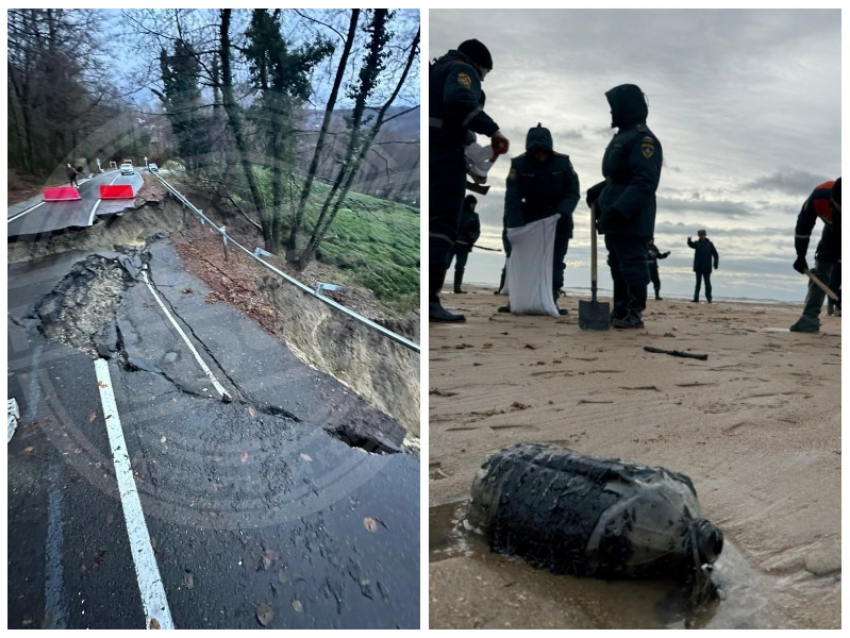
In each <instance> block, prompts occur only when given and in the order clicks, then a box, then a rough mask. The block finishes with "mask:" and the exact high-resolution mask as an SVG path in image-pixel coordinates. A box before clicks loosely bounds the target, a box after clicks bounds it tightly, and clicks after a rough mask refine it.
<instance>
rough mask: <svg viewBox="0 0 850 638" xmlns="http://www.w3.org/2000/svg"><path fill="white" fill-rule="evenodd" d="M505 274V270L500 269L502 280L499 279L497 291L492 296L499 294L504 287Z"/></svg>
mask: <svg viewBox="0 0 850 638" xmlns="http://www.w3.org/2000/svg"><path fill="white" fill-rule="evenodd" d="M505 274H506V273H505V269H504V268H502V278H501V279H499V289H498V290H497V291H496V292H494V293H493V294H494V295H498V294H500V293H501V292H502V288H504V287H505Z"/></svg>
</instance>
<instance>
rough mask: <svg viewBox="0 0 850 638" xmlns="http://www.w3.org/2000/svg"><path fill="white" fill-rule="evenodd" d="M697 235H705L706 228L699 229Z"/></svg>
mask: <svg viewBox="0 0 850 638" xmlns="http://www.w3.org/2000/svg"><path fill="white" fill-rule="evenodd" d="M697 235H705V231H704V230H698V231H697Z"/></svg>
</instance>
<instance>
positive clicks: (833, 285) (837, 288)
mask: <svg viewBox="0 0 850 638" xmlns="http://www.w3.org/2000/svg"><path fill="white" fill-rule="evenodd" d="M829 289H830V290H831V291H832V292H834V293H835V294H836V295H838V301H836V302H833V303H835V304H836V305H838V307H839V308H841V261H840V260H839V261H838V263H836V264H835V266H833V267H832V275H831V276H830V277H829Z"/></svg>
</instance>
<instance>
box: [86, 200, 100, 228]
mask: <svg viewBox="0 0 850 638" xmlns="http://www.w3.org/2000/svg"><path fill="white" fill-rule="evenodd" d="M101 201H102V200H100V199H99V200H97V202H96V203H95V205H94V208H92V209H91V214H90V215H89V226H91V225H92V224H94V213H95V211H96V210H97V207H98V206H100V202H101Z"/></svg>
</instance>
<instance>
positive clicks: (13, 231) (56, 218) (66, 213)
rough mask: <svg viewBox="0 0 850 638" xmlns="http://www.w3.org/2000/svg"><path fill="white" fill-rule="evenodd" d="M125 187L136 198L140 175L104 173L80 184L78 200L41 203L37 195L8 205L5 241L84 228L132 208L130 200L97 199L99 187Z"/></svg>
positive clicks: (98, 197) (140, 185)
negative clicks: (127, 187)
mask: <svg viewBox="0 0 850 638" xmlns="http://www.w3.org/2000/svg"><path fill="white" fill-rule="evenodd" d="M110 184H115V185H120V184H126V185H129V186H132V187H133V194H134V195H136V194H137V193H138V191H139V189H140V188H141V187H142V185H143V184H144V181H143V180H142V176H141V174H139V173H138V172H135V173H133V174H132V175H121V173H120V172H119V171H108V172H106V173H101V174H98V175H95V176H94V177H93V178H92V179H88V180H85V181H83V182H82V183H81V184H80V187H79V189H78V192H79V194H80V199H78V200H73V201H65V202H42V201H41V196H38V197H34V198H32V199H30V200H28V201H26V202H21V203H20V204H16V205H14V206H11V207H10V208H9V210H8V213H7V222H6V228H7V232H6V235H7V237H8V238H9V239H12V238H15V237H28V236H33V235H39V234H41V233H51V232H55V231H58V230H62V229H65V228H85V227H87V226H91V225H92V224H94V223H95V221H96V219H97V218H98V217H104V216H109V215H116V214H119V213H121V212H122V211H123V210H125V209H126V208H128V207H132V206H133V205H134V202H133V200H132V199H115V200H101V199H100V187H101V186H103V185H110Z"/></svg>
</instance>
